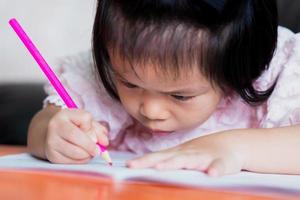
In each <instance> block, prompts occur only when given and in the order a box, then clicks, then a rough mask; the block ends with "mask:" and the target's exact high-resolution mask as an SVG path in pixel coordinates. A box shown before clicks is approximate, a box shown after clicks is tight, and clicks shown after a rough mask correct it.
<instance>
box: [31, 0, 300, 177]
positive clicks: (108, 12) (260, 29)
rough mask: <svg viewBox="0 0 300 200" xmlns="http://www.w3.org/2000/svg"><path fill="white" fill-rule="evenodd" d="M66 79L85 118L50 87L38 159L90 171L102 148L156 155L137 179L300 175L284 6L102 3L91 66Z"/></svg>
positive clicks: (264, 0) (299, 69)
mask: <svg viewBox="0 0 300 200" xmlns="http://www.w3.org/2000/svg"><path fill="white" fill-rule="evenodd" d="M93 58H94V62H93ZM59 67H60V68H59V69H58V74H59V75H60V79H61V81H62V82H63V84H64V86H65V87H67V88H68V91H69V92H70V93H71V96H72V97H73V98H74V100H75V102H76V103H77V104H78V106H79V107H80V109H77V110H75V109H71V110H69V109H62V108H64V107H65V106H64V104H63V103H62V101H61V99H60V97H59V96H58V95H57V94H56V93H55V91H54V90H53V89H52V87H51V86H49V85H48V86H47V87H46V91H47V92H48V94H49V96H48V97H47V98H46V100H45V102H44V105H45V107H44V109H42V110H41V111H40V112H39V113H37V114H36V116H35V117H34V118H33V120H32V122H31V125H30V128H29V136H28V146H29V149H30V151H31V153H32V154H33V155H35V156H37V157H40V158H43V159H48V160H49V161H51V162H54V163H86V162H88V161H89V160H90V159H91V158H92V157H93V156H95V155H97V154H98V153H99V152H98V148H97V147H96V144H95V143H96V142H97V141H98V142H100V143H101V144H103V145H108V146H109V149H117V150H125V151H132V152H135V153H149V154H146V155H145V156H142V157H140V158H138V159H135V160H131V161H128V163H127V165H128V167H132V168H145V167H151V168H157V169H192V170H200V171H204V172H206V173H208V174H209V175H211V176H219V175H224V174H229V173H237V172H239V171H240V170H249V171H255V172H267V173H289V174H300V159H299V157H295V156H294V155H295V153H296V152H300V126H299V125H297V124H300V35H295V34H293V33H292V32H290V31H289V30H287V29H284V28H279V29H277V7H276V1H275V0H242V1H241V0H227V1H225V0H210V1H208V0H199V1H192V0H180V1H179V0H173V1H171V0H99V1H98V7H97V13H96V17H95V23H94V32H93V50H92V54H91V53H87V54H82V55H79V56H78V57H74V58H69V59H67V60H65V61H64V62H63V63H62V64H61V65H60V66H59ZM150 152H154V153H150Z"/></svg>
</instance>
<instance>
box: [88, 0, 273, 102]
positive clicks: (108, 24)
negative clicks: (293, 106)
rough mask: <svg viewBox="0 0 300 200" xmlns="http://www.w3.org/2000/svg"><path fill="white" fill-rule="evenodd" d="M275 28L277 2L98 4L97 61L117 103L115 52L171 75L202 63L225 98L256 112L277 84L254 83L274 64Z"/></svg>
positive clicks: (116, 0)
mask: <svg viewBox="0 0 300 200" xmlns="http://www.w3.org/2000/svg"><path fill="white" fill-rule="evenodd" d="M277 26H278V19H277V5H276V0H98V5H97V12H96V16H95V22H94V29H93V56H94V61H95V66H96V69H97V70H98V72H99V75H100V78H101V81H102V82H103V85H104V87H105V88H106V90H107V91H108V93H109V94H110V95H111V96H112V97H113V98H115V99H117V100H119V97H118V94H117V92H116V88H115V86H114V80H113V78H112V73H111V69H112V66H111V63H110V58H109V53H108V50H110V49H113V51H116V52H117V53H118V55H121V56H122V58H125V59H126V60H129V61H130V62H132V63H134V62H152V63H156V64H157V65H155V66H156V67H157V68H159V69H163V71H166V72H167V71H168V72H172V73H173V74H178V72H179V70H181V69H182V67H183V66H185V67H191V66H192V65H195V64H197V66H199V70H200V71H201V72H202V73H203V74H204V75H205V76H206V77H207V78H208V80H210V81H211V82H212V83H214V84H216V85H217V86H219V87H220V88H221V89H222V90H223V91H224V92H226V91H227V90H233V91H235V92H236V93H237V94H239V95H240V96H241V97H242V98H243V99H244V100H245V101H246V102H247V103H248V104H250V105H259V104H261V103H263V102H264V101H266V100H267V99H268V98H269V96H270V95H271V94H272V92H273V90H274V87H275V85H276V81H275V82H274V83H273V85H272V86H271V87H270V88H268V89H266V90H265V91H258V90H256V89H255V88H254V86H253V83H254V81H255V80H256V79H257V78H258V77H259V76H260V75H261V73H262V72H263V71H264V70H266V69H267V68H268V66H269V64H270V62H271V59H272V57H273V54H274V51H275V48H276V45H277ZM187 71H188V70H187Z"/></svg>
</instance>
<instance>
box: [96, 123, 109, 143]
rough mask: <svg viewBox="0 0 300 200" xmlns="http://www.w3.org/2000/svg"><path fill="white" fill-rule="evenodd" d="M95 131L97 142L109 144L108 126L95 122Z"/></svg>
mask: <svg viewBox="0 0 300 200" xmlns="http://www.w3.org/2000/svg"><path fill="white" fill-rule="evenodd" d="M92 130H93V133H94V135H95V137H96V142H98V143H100V144H101V145H103V146H107V145H108V143H109V141H108V137H107V135H108V133H107V132H108V130H107V128H106V127H104V126H102V125H101V124H99V123H98V122H93V129H92Z"/></svg>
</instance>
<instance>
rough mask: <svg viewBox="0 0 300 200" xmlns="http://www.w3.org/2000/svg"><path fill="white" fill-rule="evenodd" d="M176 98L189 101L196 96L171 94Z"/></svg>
mask: <svg viewBox="0 0 300 200" xmlns="http://www.w3.org/2000/svg"><path fill="white" fill-rule="evenodd" d="M171 96H172V97H173V98H174V99H176V100H179V101H187V100H189V99H192V98H194V96H179V95H171Z"/></svg>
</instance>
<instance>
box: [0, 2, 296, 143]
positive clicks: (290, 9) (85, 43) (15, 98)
mask: <svg viewBox="0 0 300 200" xmlns="http://www.w3.org/2000/svg"><path fill="white" fill-rule="evenodd" d="M277 1H278V8H279V21H280V25H282V26H285V27H288V28H290V29H291V30H293V31H294V32H298V31H300V0H277ZM95 7H96V0H0V144H26V134H27V128H28V124H29V121H30V119H31V117H32V116H33V115H34V113H36V112H37V111H38V110H39V109H41V106H42V100H43V98H44V97H45V94H44V92H43V88H42V84H43V82H45V81H46V79H45V78H44V76H43V74H42V73H41V71H40V69H39V67H38V66H37V64H36V63H35V61H34V60H33V58H32V57H31V56H30V55H29V53H28V51H27V50H26V49H25V47H24V46H23V44H22V43H21V41H20V40H19V39H18V38H17V36H16V34H15V33H14V32H13V30H12V29H11V28H10V26H9V24H8V21H9V19H11V18H13V17H14V18H17V19H18V20H19V22H20V23H21V25H22V26H23V28H24V29H25V30H26V31H27V33H28V35H29V36H30V37H31V38H32V40H33V42H34V43H35V44H36V45H37V47H38V48H39V50H40V52H41V53H42V55H43V56H44V57H45V59H46V60H47V62H48V63H49V64H50V66H55V63H56V60H57V58H60V57H63V56H66V55H72V54H76V53H78V52H82V51H86V50H88V49H90V46H91V42H90V40H91V32H92V24H93V17H94V14H95Z"/></svg>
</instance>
